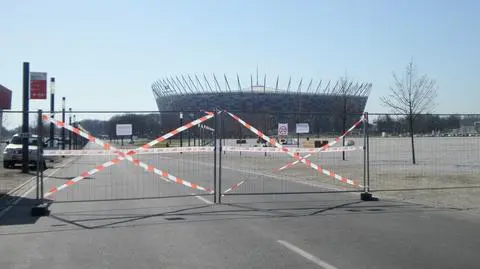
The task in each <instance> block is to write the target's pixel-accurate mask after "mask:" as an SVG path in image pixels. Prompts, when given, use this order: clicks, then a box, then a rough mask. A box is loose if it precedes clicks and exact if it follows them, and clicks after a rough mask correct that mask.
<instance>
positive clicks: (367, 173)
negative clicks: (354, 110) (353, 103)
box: [360, 112, 379, 201]
mask: <svg viewBox="0 0 480 269" xmlns="http://www.w3.org/2000/svg"><path fill="white" fill-rule="evenodd" d="M363 124H364V128H363V129H364V159H363V160H364V171H363V176H364V177H363V184H364V191H363V193H361V194H360V199H361V200H362V201H378V200H379V199H378V198H377V197H373V195H372V194H371V193H370V139H369V132H368V124H369V118H368V112H365V113H364V121H363Z"/></svg>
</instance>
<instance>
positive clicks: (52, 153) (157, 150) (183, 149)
mask: <svg viewBox="0 0 480 269" xmlns="http://www.w3.org/2000/svg"><path fill="white" fill-rule="evenodd" d="M213 150H214V148H213V147H174V148H151V149H143V148H142V149H141V150H139V151H138V152H137V155H142V154H162V153H179V152H182V153H188V152H193V153H195V152H212V151H213ZM129 152H130V151H128V150H119V151H111V150H101V149H99V150H96V149H81V150H44V151H43V155H44V156H84V155H91V156H98V155H120V154H128V153H129Z"/></svg>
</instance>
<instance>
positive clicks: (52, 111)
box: [50, 77, 55, 148]
mask: <svg viewBox="0 0 480 269" xmlns="http://www.w3.org/2000/svg"><path fill="white" fill-rule="evenodd" d="M54 114H55V78H54V77H51V78H50V117H51V118H52V119H53V118H54ZM54 138H55V125H54V124H53V123H50V148H53V147H54V142H55V141H54Z"/></svg>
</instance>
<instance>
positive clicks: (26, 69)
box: [21, 62, 30, 173]
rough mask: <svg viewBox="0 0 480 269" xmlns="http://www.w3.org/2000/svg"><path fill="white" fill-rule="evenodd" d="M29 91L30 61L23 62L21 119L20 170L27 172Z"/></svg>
mask: <svg viewBox="0 0 480 269" xmlns="http://www.w3.org/2000/svg"><path fill="white" fill-rule="evenodd" d="M29 91H30V63H29V62H24V63H23V115H22V116H23V117H22V118H23V120H22V135H21V138H22V160H23V162H22V172H23V173H28V165H29V163H30V162H29V158H28V157H29V156H28V138H29V130H28V111H29V99H30V96H29Z"/></svg>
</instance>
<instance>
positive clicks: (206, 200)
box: [192, 193, 213, 205]
mask: <svg viewBox="0 0 480 269" xmlns="http://www.w3.org/2000/svg"><path fill="white" fill-rule="evenodd" d="M192 194H195V193H192ZM195 197H196V198H198V200H200V201H202V202H204V203H206V204H208V205H213V202H212V201H210V200H208V199H205V198H203V197H202V196H198V195H195Z"/></svg>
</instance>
